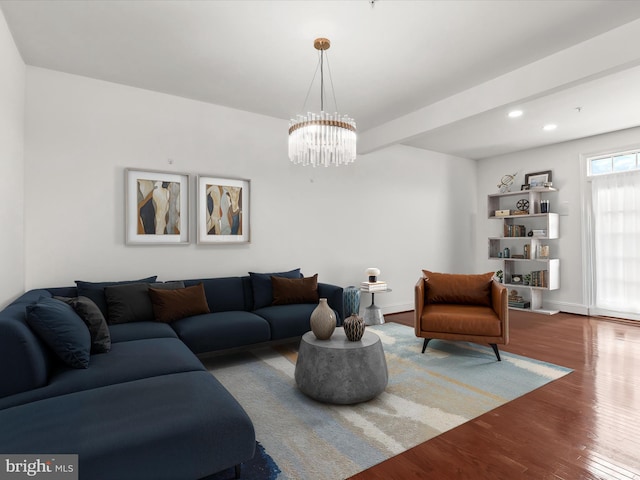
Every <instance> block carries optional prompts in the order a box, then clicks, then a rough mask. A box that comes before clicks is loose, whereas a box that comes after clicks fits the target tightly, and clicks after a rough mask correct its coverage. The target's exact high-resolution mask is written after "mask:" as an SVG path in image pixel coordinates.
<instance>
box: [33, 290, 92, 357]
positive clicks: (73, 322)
mask: <svg viewBox="0 0 640 480" xmlns="http://www.w3.org/2000/svg"><path fill="white" fill-rule="evenodd" d="M27 323H28V324H29V326H30V327H31V328H32V329H33V331H34V332H35V333H36V335H38V337H40V339H42V341H43V342H44V343H46V344H47V345H48V346H49V347H50V348H51V349H52V350H53V351H54V352H55V353H56V355H57V356H58V357H60V359H61V360H62V361H63V362H65V363H66V364H67V365H69V366H70V367H74V368H87V367H88V366H89V358H90V352H91V335H90V334H89V329H88V328H87V326H86V325H85V323H84V321H83V320H82V319H81V318H80V317H79V316H78V314H77V313H76V312H75V310H74V309H73V307H71V306H69V305H67V304H66V303H64V302H61V301H60V300H55V299H53V298H46V297H42V298H40V300H38V302H37V303H34V304H33V305H28V306H27Z"/></svg>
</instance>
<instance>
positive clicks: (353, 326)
mask: <svg viewBox="0 0 640 480" xmlns="http://www.w3.org/2000/svg"><path fill="white" fill-rule="evenodd" d="M343 327H344V334H345V335H346V336H347V339H348V340H351V341H352V342H357V341H359V340H360V339H361V338H362V336H363V335H364V328H365V327H364V320H363V319H362V317H359V316H358V315H356V314H353V315H351V316H350V317H349V318H347V319H346V320H345V321H344V324H343Z"/></svg>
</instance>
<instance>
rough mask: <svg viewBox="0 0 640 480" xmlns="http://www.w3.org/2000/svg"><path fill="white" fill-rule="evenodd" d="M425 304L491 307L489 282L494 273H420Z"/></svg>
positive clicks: (426, 271)
mask: <svg viewBox="0 0 640 480" xmlns="http://www.w3.org/2000/svg"><path fill="white" fill-rule="evenodd" d="M422 273H423V275H424V279H425V284H426V296H427V298H426V301H427V303H450V304H460V305H483V306H487V307H490V306H491V282H492V278H493V275H494V273H493V272H489V273H483V274H480V275H465V274H454V273H435V272H431V271H429V270H423V271H422Z"/></svg>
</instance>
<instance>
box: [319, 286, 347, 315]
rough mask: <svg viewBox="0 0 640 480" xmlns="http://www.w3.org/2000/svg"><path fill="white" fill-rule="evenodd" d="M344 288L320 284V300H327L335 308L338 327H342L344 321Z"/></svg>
mask: <svg viewBox="0 0 640 480" xmlns="http://www.w3.org/2000/svg"><path fill="white" fill-rule="evenodd" d="M342 292H343V288H342V287H338V286H337V285H330V284H328V283H318V295H319V296H320V298H326V299H327V303H328V304H329V306H330V307H331V308H333V309H334V310H335V311H336V313H337V314H338V315H337V318H336V323H337V325H338V326H341V325H342V321H343V320H344V303H343V300H342Z"/></svg>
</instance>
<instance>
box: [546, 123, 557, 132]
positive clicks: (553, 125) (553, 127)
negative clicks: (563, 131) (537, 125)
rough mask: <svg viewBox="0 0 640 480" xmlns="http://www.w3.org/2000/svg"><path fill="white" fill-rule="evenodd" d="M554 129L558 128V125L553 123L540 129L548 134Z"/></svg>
mask: <svg viewBox="0 0 640 480" xmlns="http://www.w3.org/2000/svg"><path fill="white" fill-rule="evenodd" d="M556 128H558V125H556V124H555V123H549V124H547V125H545V126H544V127H542V129H543V130H545V131H547V132H550V131H551V130H555V129H556Z"/></svg>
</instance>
